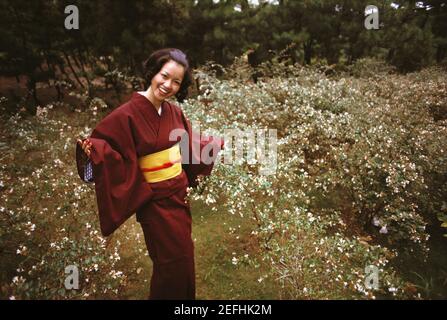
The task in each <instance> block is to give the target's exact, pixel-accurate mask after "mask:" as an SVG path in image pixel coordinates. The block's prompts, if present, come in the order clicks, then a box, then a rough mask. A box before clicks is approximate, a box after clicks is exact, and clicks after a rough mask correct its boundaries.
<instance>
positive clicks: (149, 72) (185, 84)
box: [143, 48, 192, 102]
mask: <svg viewBox="0 0 447 320" xmlns="http://www.w3.org/2000/svg"><path fill="white" fill-rule="evenodd" d="M170 60H173V61H175V62H177V63H178V64H180V65H182V66H183V67H184V68H185V75H184V76H183V81H182V84H181V85H180V89H179V91H178V92H177V93H176V95H175V97H176V98H177V100H178V101H179V102H182V101H183V100H184V99H185V98H186V97H187V96H188V88H189V86H190V85H191V83H192V74H191V69H190V67H189V62H188V58H187V57H186V54H184V53H183V51H181V50H179V49H175V48H164V49H160V50H157V51H155V52H153V53H152V54H151V55H150V57H149V59H147V60H146V61H145V62H144V63H143V72H144V79H145V81H146V85H147V86H149V85H150V84H151V81H152V78H153V77H154V76H155V75H156V74H157V73H158V72H160V70H161V68H162V67H163V65H164V64H165V63H166V62H168V61H170Z"/></svg>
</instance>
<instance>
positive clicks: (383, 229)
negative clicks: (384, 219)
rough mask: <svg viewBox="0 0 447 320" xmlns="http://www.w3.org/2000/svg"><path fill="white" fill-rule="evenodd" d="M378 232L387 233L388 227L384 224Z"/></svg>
mask: <svg viewBox="0 0 447 320" xmlns="http://www.w3.org/2000/svg"><path fill="white" fill-rule="evenodd" d="M379 232H380V233H382V234H387V233H388V229H387V228H386V225H385V226H383V227H382V228H381V229H380V231H379Z"/></svg>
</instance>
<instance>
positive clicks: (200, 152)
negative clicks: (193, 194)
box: [182, 112, 224, 188]
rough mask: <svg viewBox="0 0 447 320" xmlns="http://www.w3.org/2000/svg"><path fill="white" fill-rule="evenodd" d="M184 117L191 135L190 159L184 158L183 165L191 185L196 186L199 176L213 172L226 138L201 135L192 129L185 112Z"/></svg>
mask: <svg viewBox="0 0 447 320" xmlns="http://www.w3.org/2000/svg"><path fill="white" fill-rule="evenodd" d="M182 117H183V122H184V125H185V129H186V131H187V132H188V137H189V140H188V143H189V152H188V159H182V162H183V163H182V167H183V170H184V171H185V172H186V175H187V177H188V182H189V186H190V187H192V188H196V187H197V185H198V181H197V178H198V177H199V176H209V175H210V174H211V171H212V169H213V167H214V162H215V160H216V157H217V155H218V153H219V152H220V151H221V150H222V149H223V147H224V140H223V139H222V138H219V137H212V136H205V135H200V134H199V133H197V132H195V131H193V130H192V127H191V122H190V121H189V120H188V119H187V118H186V117H185V115H184V114H183V112H182Z"/></svg>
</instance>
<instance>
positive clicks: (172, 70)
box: [151, 60, 185, 102]
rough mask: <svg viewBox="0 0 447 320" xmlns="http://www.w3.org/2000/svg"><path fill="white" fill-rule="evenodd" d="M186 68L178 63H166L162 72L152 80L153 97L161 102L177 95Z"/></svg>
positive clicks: (171, 61)
mask: <svg viewBox="0 0 447 320" xmlns="http://www.w3.org/2000/svg"><path fill="white" fill-rule="evenodd" d="M184 74H185V68H184V67H183V66H182V65H181V64H178V63H177V62H175V61H173V60H170V61H168V62H166V63H165V64H164V65H163V67H162V68H161V69H160V71H159V72H158V73H157V74H156V75H155V76H154V77H153V78H152V81H151V90H152V93H153V97H154V98H155V99H156V100H158V101H159V102H161V101H163V100H165V99H167V98H169V97H172V96H173V95H175V94H176V93H177V92H178V91H179V89H180V85H181V84H182V81H183V76H184Z"/></svg>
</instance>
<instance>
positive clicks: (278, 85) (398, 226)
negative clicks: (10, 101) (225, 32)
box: [0, 60, 447, 299]
mask: <svg viewBox="0 0 447 320" xmlns="http://www.w3.org/2000/svg"><path fill="white" fill-rule="evenodd" d="M236 62H237V64H235V67H233V68H232V69H229V70H225V69H222V68H220V69H219V70H220V72H221V74H222V75H223V77H224V79H219V78H217V77H216V76H215V75H213V73H212V72H210V70H207V69H202V70H199V71H198V75H199V76H200V81H199V83H200V88H199V91H200V94H199V95H198V96H197V97H196V98H194V99H189V100H186V101H185V102H184V103H183V104H182V105H181V106H182V108H183V109H184V111H185V113H186V114H187V116H188V117H189V118H190V119H191V120H196V121H199V122H200V124H201V125H202V128H201V129H202V130H204V129H208V130H209V131H210V132H209V133H214V134H216V133H217V134H218V135H223V134H224V130H225V129H235V128H237V129H240V130H248V129H254V130H257V129H276V130H277V136H278V144H277V164H276V172H275V174H273V175H260V174H259V172H260V171H259V169H260V167H261V166H262V164H261V163H259V162H254V163H246V162H239V163H233V164H231V165H229V164H223V163H219V164H216V166H215V169H214V171H213V175H212V176H211V177H209V178H207V179H206V180H205V181H204V182H203V183H202V184H201V186H199V188H198V190H197V191H195V192H192V193H191V194H190V197H191V199H192V200H193V201H196V200H200V201H203V202H204V203H205V204H206V205H207V206H209V208H210V209H211V211H213V212H216V213H215V214H221V215H225V214H233V215H239V216H241V217H243V218H244V219H245V221H246V223H247V225H248V226H249V228H246V229H249V234H248V235H245V236H244V237H241V235H240V234H238V232H239V231H238V230H239V229H234V230H230V232H231V233H232V234H234V236H235V239H236V241H237V240H238V239H247V238H248V239H250V246H244V248H245V249H243V250H242V249H241V251H238V252H235V253H234V255H233V256H232V258H231V264H232V265H233V266H234V267H235V268H237V267H238V265H240V264H247V265H250V266H252V267H253V268H259V266H260V265H261V264H263V265H265V264H267V265H268V266H269V268H270V270H269V271H266V274H265V275H264V276H262V277H260V278H259V280H258V281H259V282H262V281H263V280H264V279H266V278H267V277H269V278H270V279H272V278H273V279H274V280H275V281H277V282H279V283H280V284H281V286H282V288H283V290H282V292H281V297H283V298H293V299H295V298H300V299H315V298H383V297H386V298H388V297H390V298H417V297H419V293H418V291H417V289H416V288H415V286H414V285H413V284H411V283H408V282H406V281H405V280H404V279H403V277H402V275H401V274H400V273H399V270H398V269H397V268H395V267H394V262H395V261H397V260H398V259H400V258H401V257H402V256H405V253H410V254H412V255H413V256H417V257H420V259H424V257H425V256H426V254H427V251H428V247H427V239H428V236H429V235H428V233H427V231H426V226H427V224H429V223H433V221H437V220H436V217H439V219H440V220H441V221H442V219H445V217H446V216H447V211H446V210H447V204H446V202H445V199H446V198H447V197H446V196H447V187H446V186H447V184H446V183H445V176H446V171H447V164H446V159H447V157H446V153H445V145H444V142H445V141H446V138H447V137H446V135H447V134H446V119H445V117H443V116H442V112H441V111H442V110H443V109H442V108H443V107H444V106H445V101H446V99H445V98H446V92H447V91H446V89H447V88H446V83H447V82H446V74H445V73H443V72H442V71H441V70H438V69H427V70H423V71H421V72H418V73H414V74H407V75H398V74H390V73H389V71H388V70H387V69H386V68H384V67H383V66H380V65H379V66H378V68H381V70H383V72H382V73H380V72H378V73H375V76H374V77H370V78H363V76H364V73H362V72H364V70H363V71H362V72H360V73H359V74H355V76H356V77H351V76H348V75H346V74H345V75H338V76H337V75H334V76H333V77H331V78H329V77H327V76H326V75H325V74H324V73H322V72H319V71H318V70H315V69H312V68H302V67H299V66H290V65H286V64H279V63H273V64H263V65H262V66H261V67H260V69H259V70H253V69H252V68H250V67H243V62H241V61H239V60H237V61H236ZM241 66H242V67H241ZM214 67H215V66H214ZM241 72H242V73H243V74H241ZM250 72H258V74H262V75H263V77H258V82H257V83H252V82H251V80H250V79H251V77H249V76H248V74H247V73H250ZM266 75H269V76H270V77H267V76H266ZM0 102H2V100H0ZM71 107H72V108H74V109H73V110H74V111H76V112H74V113H70V116H67V115H66V114H65V113H64V111H63V110H64V109H63V108H57V109H56V108H51V105H50V106H46V107H39V109H38V115H37V116H36V117H33V118H22V116H20V115H16V116H13V117H6V116H3V118H2V119H1V121H2V127H1V129H0V130H1V140H0V149H1V150H2V155H1V158H2V162H1V166H2V167H1V171H0V198H1V206H0V212H1V215H0V247H1V248H2V251H1V259H0V264H1V265H0V268H1V270H4V271H5V272H3V273H2V275H1V278H0V280H1V286H0V288H1V289H0V290H1V296H2V297H3V298H7V299H8V298H9V299H33V298H50V299H67V298H117V297H123V296H122V289H123V287H124V286H125V285H127V284H128V281H129V280H128V279H129V276H130V275H131V274H135V273H136V274H138V273H139V272H141V268H140V265H139V263H140V262H139V260H138V259H135V257H137V256H142V255H144V254H145V247H144V239H142V238H141V233H140V232H139V230H136V229H135V224H129V225H128V224H126V225H124V226H123V227H122V228H120V230H118V231H117V233H116V234H114V236H113V237H111V238H109V239H107V240H106V239H104V238H102V237H101V236H100V235H99V233H98V232H99V231H98V230H99V226H98V218H97V212H96V204H95V203H96V202H95V195H94V189H93V186H92V185H89V184H85V183H83V182H82V181H81V180H80V179H79V177H78V176H77V172H76V168H75V164H74V154H73V147H74V143H75V139H76V138H77V137H78V136H87V135H89V134H90V132H91V130H92V128H93V127H94V126H95V125H96V123H97V122H98V121H99V119H101V118H102V117H103V116H104V112H105V111H106V109H105V108H106V105H105V104H104V102H103V101H101V100H100V99H93V100H91V101H90V103H89V108H87V109H86V111H85V112H80V110H79V109H78V108H77V107H76V106H71ZM440 110H441V111H440ZM73 115H74V116H73ZM212 130H214V131H215V132H211V131H212ZM205 133H207V132H205ZM227 151H228V150H226V151H225V152H227ZM224 156H225V155H224ZM222 219H225V217H222ZM444 221H445V220H444ZM436 223H439V224H441V222H436ZM244 230H245V229H244ZM135 243H136V244H137V245H136V246H135V245H134V244H135ZM416 253H418V254H416ZM419 253H420V254H419ZM123 256H125V258H123ZM146 258H147V257H146ZM70 265H74V266H77V267H78V269H79V275H80V286H79V289H78V290H67V289H66V288H65V286H64V281H65V280H66V277H67V276H68V274H66V273H65V268H66V267H67V266H70ZM368 266H374V267H376V268H377V270H378V280H379V284H378V288H377V289H371V288H370V287H368V285H367V281H366V279H367V277H368V275H369V273H368V271H367V269H365V267H368Z"/></svg>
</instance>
